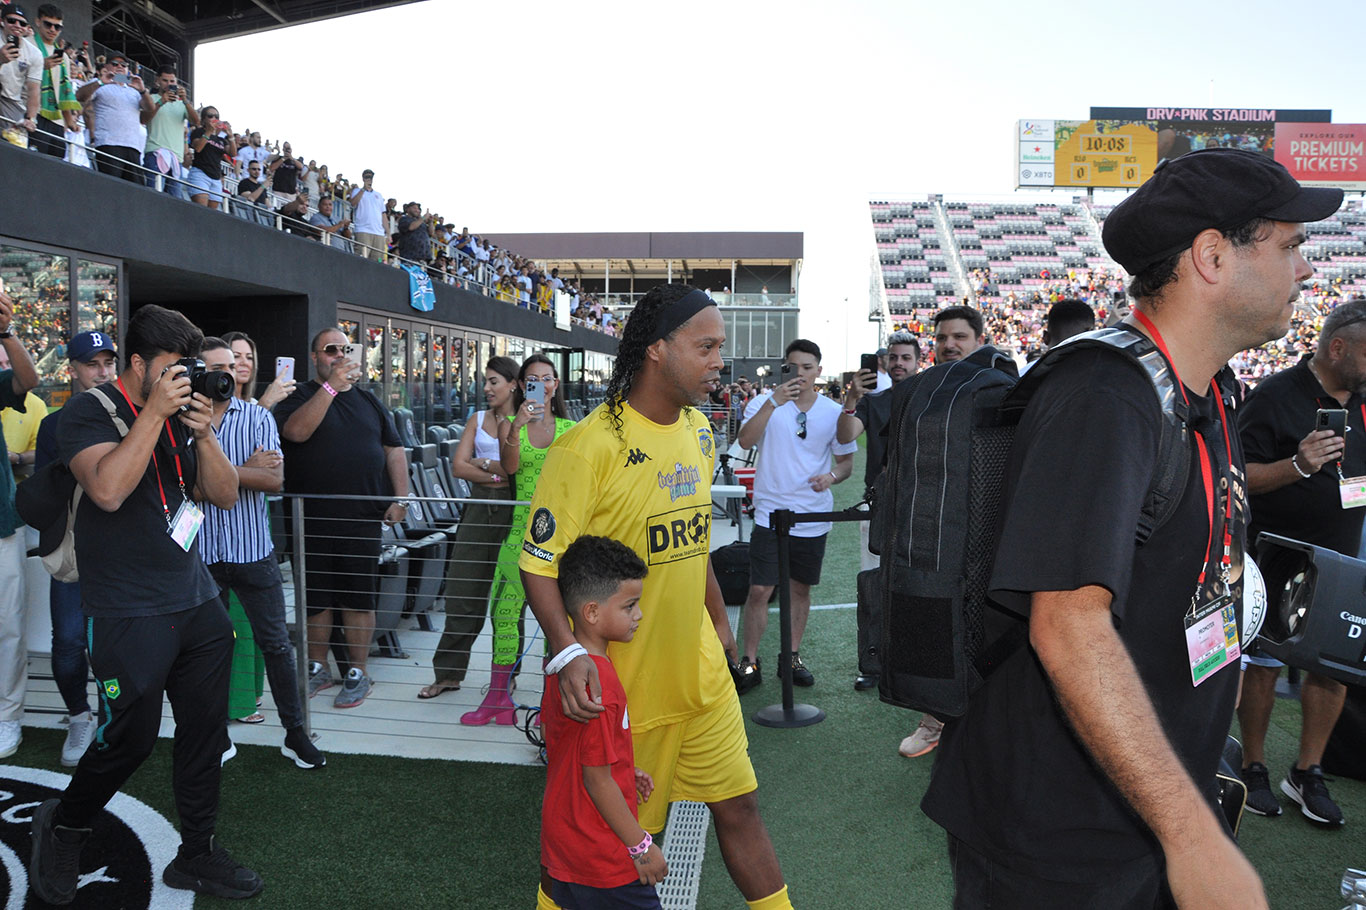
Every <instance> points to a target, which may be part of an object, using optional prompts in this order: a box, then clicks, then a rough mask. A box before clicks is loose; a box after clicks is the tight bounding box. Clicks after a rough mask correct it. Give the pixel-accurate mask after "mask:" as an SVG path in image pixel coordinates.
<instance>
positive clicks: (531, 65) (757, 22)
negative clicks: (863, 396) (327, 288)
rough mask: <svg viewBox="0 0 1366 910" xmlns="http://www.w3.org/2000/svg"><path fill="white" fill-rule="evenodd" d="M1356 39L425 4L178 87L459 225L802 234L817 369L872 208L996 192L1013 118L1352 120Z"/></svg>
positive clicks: (851, 356) (1160, 17)
mask: <svg viewBox="0 0 1366 910" xmlns="http://www.w3.org/2000/svg"><path fill="white" fill-rule="evenodd" d="M1363 26H1366V3H1363V2H1361V0H1324V2H1319V3H1315V4H1312V5H1306V4H1287V3H1283V2H1267V0H1242V2H1238V3H1233V2H1230V0H1212V2H1204V3H1192V2H1190V0H1182V2H1171V0H1149V2H1147V3H1142V4H1108V3H1081V2H1079V0H1072V2H1059V0H1038V2H1034V3H1030V4H1020V3H1018V2H1002V0H985V2H960V3H946V2H939V3H925V2H921V0H902V2H891V3H883V2H871V0H868V2H858V0H845V2H843V3H830V2H826V3H810V2H803V0H797V2H794V0H787V2H781V3H771V2H761V0H738V2H737V0H731V2H724V3H723V2H710V0H695V2H690V3H687V4H654V3H641V2H639V0H634V2H626V3H618V2H594V0H579V2H572V3H565V2H542V0H499V2H496V3H483V4H479V3H469V2H457V0H424V2H420V3H414V4H409V5H406V6H401V7H397V8H393V9H386V10H379V11H376V12H372V13H365V14H361V15H354V16H348V17H343V18H340V19H333V20H329V21H326V22H321V23H315V24H311V25H303V26H295V27H291V28H284V29H278V30H275V31H270V32H264V33H261V34H257V35H250V36H246V37H243V38H234V39H230V40H226V41H219V42H213V43H210V44H204V45H201V46H200V47H199V49H198V51H197V53H196V61H195V62H196V67H195V73H194V80H193V84H194V86H195V95H196V100H197V101H198V102H199V103H201V104H202V103H211V104H213V105H215V106H216V107H217V108H218V110H219V111H220V113H221V114H222V116H223V117H224V118H225V119H227V120H228V121H229V122H231V123H232V124H233V127H234V129H236V130H237V131H239V132H241V131H243V130H244V129H245V128H250V129H253V130H259V131H260V132H261V133H262V135H263V136H266V137H267V138H275V139H280V140H289V141H290V142H291V144H292V146H293V149H294V151H295V153H296V154H298V155H300V156H301V157H302V158H304V160H305V161H307V160H308V159H310V158H312V159H316V160H317V161H318V162H319V163H320V164H327V165H328V166H329V170H330V172H331V174H332V176H333V177H336V176H337V175H338V174H344V175H345V176H347V177H349V178H352V179H356V178H358V177H359V176H360V172H361V171H362V170H363V169H364V168H367V167H369V168H373V169H374V171H375V172H376V177H375V188H376V189H377V190H379V191H380V192H381V193H383V194H384V195H385V196H394V197H397V198H398V199H399V201H400V203H402V202H404V201H407V200H408V199H410V198H411V199H417V200H419V201H421V202H422V203H423V204H424V205H425V206H427V207H429V208H431V209H432V210H433V211H436V212H439V213H440V214H442V215H443V216H445V217H446V218H447V220H450V221H453V222H455V223H456V224H457V225H468V226H469V227H470V229H471V230H472V231H474V232H475V233H478V232H480V231H488V232H491V233H496V232H519V231H521V232H535V231H565V232H577V231H801V232H803V234H804V235H805V258H804V262H803V270H802V277H801V286H800V289H799V290H800V303H801V308H802V310H801V332H802V334H803V335H805V336H806V337H809V338H811V339H813V340H815V341H816V342H817V343H818V344H820V345H821V346H822V348H823V350H824V351H825V358H824V360H825V362H824V367H825V372H826V373H827V374H832V373H836V372H838V371H840V370H843V369H850V368H853V367H854V366H856V364H857V361H858V355H859V353H860V352H861V351H863V350H868V349H870V348H871V346H872V344H873V343H874V342H875V332H874V328H873V327H872V326H871V325H870V324H869V323H868V322H867V320H866V315H865V314H866V313H867V308H868V297H869V290H868V288H869V277H870V263H871V260H872V255H873V253H874V250H875V247H874V242H873V235H872V224H871V221H870V219H869V214H868V207H867V203H868V201H869V200H870V199H873V198H878V199H900V198H910V199H916V198H924V197H925V196H926V195H927V194H929V193H944V194H946V195H951V196H964V195H978V196H990V197H997V198H1007V197H1010V196H1012V195H1015V194H1016V191H1015V189H1014V176H1015V165H1014V161H1015V144H1014V137H1015V121H1016V120H1019V119H1022V118H1056V119H1086V117H1087V115H1088V112H1089V109H1090V107H1091V106H1092V105H1097V106H1133V107H1149V106H1166V107H1216V106H1217V107H1260V108H1281V107H1284V108H1329V109H1331V110H1332V111H1333V120H1334V122H1337V123H1366V93H1364V92H1362V90H1361V89H1362V85H1363V77H1362V75H1361V70H1360V66H1359V63H1358V62H1357V61H1358V60H1359V58H1358V53H1359V51H1358V48H1357V47H1356V45H1355V44H1354V43H1353V41H1352V40H1351V39H1344V40H1337V39H1333V38H1331V37H1329V36H1332V35H1335V34H1337V35H1347V36H1350V35H1359V34H1360V33H1361V32H1362V28H1363ZM1034 195H1037V194H1034ZM1060 198H1064V199H1065V198H1070V194H1069V196H1063V197H1060Z"/></svg>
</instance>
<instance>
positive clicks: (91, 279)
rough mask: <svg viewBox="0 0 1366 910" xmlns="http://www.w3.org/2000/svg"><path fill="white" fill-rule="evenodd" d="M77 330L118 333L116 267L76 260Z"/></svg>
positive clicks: (113, 334)
mask: <svg viewBox="0 0 1366 910" xmlns="http://www.w3.org/2000/svg"><path fill="white" fill-rule="evenodd" d="M76 293H77V300H76V331H78V332H90V331H95V332H103V333H104V334H106V335H108V336H109V337H110V338H113V339H114V340H115V341H117V340H118V337H119V327H118V318H119V267H118V266H116V265H110V264H109V263H107V262H92V261H90V260H89V259H77V260H76Z"/></svg>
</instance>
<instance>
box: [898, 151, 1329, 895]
mask: <svg viewBox="0 0 1366 910" xmlns="http://www.w3.org/2000/svg"><path fill="white" fill-rule="evenodd" d="M1341 203H1342V192H1341V191H1340V190H1332V189H1312V188H1304V187H1301V186H1300V185H1299V184H1298V183H1296V181H1295V180H1294V178H1293V177H1291V176H1290V174H1289V172H1287V171H1286V170H1285V168H1283V167H1282V166H1281V165H1279V164H1277V163H1275V162H1274V161H1268V160H1267V159H1266V158H1264V157H1262V156H1260V155H1257V154H1256V153H1253V152H1245V151H1240V150H1236V149H1207V150H1203V151H1198V152H1192V153H1191V154H1189V155H1185V156H1183V157H1181V158H1178V159H1175V160H1173V161H1166V162H1163V163H1162V164H1160V165H1159V166H1158V167H1157V168H1156V169H1155V171H1154V173H1153V175H1152V177H1151V178H1149V180H1148V181H1147V182H1146V183H1145V184H1143V185H1142V186H1141V187H1139V188H1138V189H1137V190H1135V191H1134V193H1133V194H1132V195H1131V196H1129V197H1128V198H1127V199H1126V200H1124V201H1123V202H1121V203H1120V204H1119V205H1118V206H1116V207H1115V209H1114V210H1113V211H1112V212H1111V213H1110V216H1109V217H1108V218H1107V219H1106V220H1105V230H1104V242H1105V247H1106V250H1107V252H1109V254H1110V255H1111V256H1112V257H1114V259H1115V260H1116V261H1117V262H1119V264H1120V265H1122V266H1123V267H1124V269H1125V270H1126V271H1127V272H1128V273H1129V274H1130V275H1133V276H1134V278H1133V280H1132V282H1131V284H1130V286H1129V293H1130V295H1131V296H1132V297H1134V298H1135V300H1136V305H1135V307H1134V311H1133V320H1134V322H1135V324H1136V326H1137V330H1139V331H1141V332H1142V333H1143V334H1145V335H1146V336H1147V337H1148V338H1150V339H1151V340H1152V342H1153V344H1154V346H1155V347H1157V348H1158V350H1159V351H1161V352H1165V353H1162V354H1161V355H1160V356H1161V357H1162V358H1163V360H1164V361H1165V363H1166V364H1169V368H1163V369H1162V370H1161V372H1162V374H1163V375H1164V376H1165V377H1166V379H1167V380H1169V381H1171V383H1172V386H1173V390H1172V392H1171V393H1170V394H1174V395H1176V396H1177V399H1178V400H1179V401H1180V402H1182V405H1181V407H1182V409H1183V410H1185V411H1187V412H1188V413H1189V415H1190V419H1189V420H1188V421H1187V426H1188V427H1190V428H1191V429H1190V431H1189V432H1187V433H1186V434H1184V435H1183V436H1182V441H1183V442H1184V444H1185V445H1186V447H1187V451H1188V452H1189V455H1190V468H1189V470H1188V472H1187V477H1186V482H1185V484H1184V488H1183V490H1182V492H1181V494H1180V498H1179V499H1178V501H1177V504H1176V506H1175V507H1174V508H1173V511H1172V513H1171V515H1170V517H1168V518H1167V519H1166V521H1165V522H1164V523H1163V524H1162V525H1161V526H1160V527H1159V528H1158V529H1157V530H1156V531H1155V532H1154V533H1152V534H1151V535H1150V536H1147V537H1146V540H1145V541H1144V543H1143V544H1142V545H1139V543H1138V534H1137V530H1138V524H1139V519H1140V516H1141V515H1142V512H1143V506H1144V502H1145V500H1146V499H1147V497H1148V487H1149V484H1150V479H1151V478H1152V476H1153V472H1154V469H1155V468H1156V467H1157V466H1158V461H1159V452H1160V445H1159V440H1160V438H1161V430H1162V425H1163V421H1165V420H1166V419H1167V417H1165V416H1164V405H1163V404H1162V403H1161V401H1160V400H1159V397H1158V395H1157V394H1155V393H1154V388H1153V383H1152V381H1151V380H1150V379H1149V378H1148V377H1147V376H1145V375H1144V374H1143V372H1142V371H1141V370H1139V369H1135V368H1134V367H1133V366H1132V365H1130V364H1129V363H1126V362H1124V359H1123V357H1122V356H1121V355H1119V354H1116V353H1113V352H1110V351H1106V350H1101V349H1095V348H1093V349H1089V350H1083V351H1077V352H1075V353H1073V354H1072V355H1071V356H1069V357H1067V358H1064V359H1063V360H1062V361H1061V362H1060V363H1058V365H1057V366H1056V367H1055V368H1054V369H1053V371H1051V372H1050V373H1049V374H1048V376H1047V378H1046V379H1045V380H1043V381H1042V382H1041V383H1040V385H1039V388H1038V390H1037V391H1036V392H1035V393H1034V395H1033V396H1032V398H1031V399H1030V401H1029V404H1028V406H1027V408H1026V409H1025V411H1024V413H1023V415H1022V416H1021V420H1020V424H1019V426H1018V428H1017V431H1016V436H1015V441H1014V445H1013V448H1012V453H1011V457H1010V463H1009V466H1008V469H1007V474H1006V486H1005V489H1004V493H1003V511H1004V520H1003V527H1002V533H1001V543H1000V546H999V547H998V549H997V552H996V558H995V563H994V566H993V570H992V577H991V581H990V584H989V590H990V593H991V596H992V598H993V600H994V601H995V602H996V603H998V604H1000V605H1001V606H1002V607H1003V608H1005V609H1006V610H1008V611H1009V612H1012V613H1015V614H1017V615H1019V616H1020V617H1021V618H1023V619H1024V620H1025V621H1026V622H1027V623H1028V643H1029V647H1028V648H1026V647H1020V648H1019V649H1018V650H1016V651H1015V653H1013V654H1012V655H1011V656H1009V657H1007V658H1005V659H1004V660H1003V661H1002V662H1001V664H1000V665H999V667H998V668H997V669H996V670H995V671H994V672H993V673H992V674H991V675H990V676H989V677H988V679H987V680H986V682H985V683H984V684H983V686H982V687H981V689H979V690H978V691H977V692H976V693H974V695H973V696H972V699H971V701H970V703H969V705H968V710H967V712H966V713H965V714H964V715H963V716H962V717H961V718H958V719H957V720H954V721H952V722H950V723H947V724H946V725H945V727H944V734H943V738H942V741H941V744H940V746H939V753H940V754H939V756H938V758H937V761H936V764H935V767H934V774H933V776H932V777H931V779H930V787H929V791H928V792H927V793H926V795H925V798H924V800H923V801H922V802H921V807H922V809H923V810H924V811H925V813H926V814H927V815H929V817H930V818H931V819H933V820H934V821H935V822H937V823H938V824H940V825H942V826H943V827H944V828H945V829H947V831H948V833H949V855H950V864H951V868H952V869H953V873H954V884H955V887H956V891H957V894H956V898H955V901H956V903H955V906H956V907H960V908H967V907H986V906H990V907H993V908H997V910H1011V908H1025V907H1028V908H1058V907H1067V908H1081V907H1094V908H1102V907H1103V908H1105V910H1131V908H1132V910H1138V908H1144V910H1149V908H1169V907H1172V906H1179V907H1183V908H1184V907H1190V908H1196V907H1198V908H1200V910H1235V908H1236V910H1265V908H1266V907H1267V901H1266V896H1265V894H1264V893H1263V891H1262V885H1261V881H1260V880H1259V878H1258V876H1257V872H1256V870H1254V869H1253V868H1252V865H1251V864H1250V863H1249V862H1248V861H1247V859H1246V858H1245V857H1244V856H1243V855H1242V853H1241V852H1240V851H1239V849H1238V846H1237V845H1236V844H1235V843H1234V842H1233V840H1232V839H1231V838H1230V837H1229V836H1228V834H1227V832H1226V831H1225V828H1224V825H1223V823H1222V822H1221V821H1220V819H1219V817H1218V816H1217V815H1216V813H1215V811H1214V810H1213V808H1212V803H1211V801H1210V797H1211V791H1212V789H1213V782H1214V780H1215V777H1214V773H1215V769H1216V768H1217V767H1218V763H1219V757H1220V753H1221V752H1222V750H1223V745H1224V739H1225V731H1226V730H1227V729H1228V724H1229V721H1231V720H1232V717H1233V706H1234V701H1235V699H1236V698H1237V694H1238V656H1239V653H1240V648H1239V645H1240V643H1241V642H1240V641H1239V640H1240V638H1241V636H1242V634H1243V633H1242V630H1241V628H1240V627H1239V625H1238V616H1237V612H1238V604H1239V602H1240V597H1241V594H1242V583H1243V577H1244V575H1243V572H1242V569H1243V565H1242V563H1243V559H1242V541H1243V539H1244V533H1245V522H1246V520H1247V504H1246V497H1245V492H1244V488H1245V483H1244V480H1243V468H1242V465H1243V458H1242V451H1241V447H1240V446H1239V443H1238V433H1237V432H1236V424H1234V425H1232V426H1231V424H1233V417H1234V416H1235V415H1236V403H1237V395H1236V385H1235V383H1234V380H1233V377H1232V372H1231V371H1230V370H1228V369H1227V366H1226V365H1227V361H1228V360H1229V358H1231V357H1232V356H1233V355H1234V354H1236V353H1237V352H1239V351H1241V350H1244V349H1246V348H1250V347H1256V346H1259V345H1261V344H1264V343H1266V342H1267V341H1270V340H1272V339H1274V338H1279V337H1281V336H1282V335H1284V334H1285V333H1286V332H1287V331H1288V329H1289V327H1290V316H1291V313H1292V312H1293V309H1294V301H1295V300H1296V299H1297V298H1298V297H1299V291H1300V284H1301V282H1303V281H1305V280H1306V279H1308V278H1309V276H1311V275H1312V274H1313V271H1314V270H1313V268H1312V267H1311V266H1310V265H1309V264H1308V263H1307V262H1306V261H1305V259H1304V257H1303V256H1302V255H1301V252H1300V245H1301V244H1302V243H1303V242H1304V239H1305V236H1306V234H1305V228H1304V222H1306V221H1317V220H1319V219H1321V218H1325V217H1327V216H1329V215H1331V214H1332V213H1333V212H1334V211H1336V210H1337V208H1338V206H1339V205H1341ZM1155 353H1156V352H1155ZM1225 429H1227V430H1228V432H1227V433H1225V432H1224V431H1225ZM1211 507H1213V508H1211ZM1226 535H1227V538H1228V539H1229V541H1230V543H1229V545H1228V546H1227V547H1225V545H1224V544H1223V541H1224V540H1225V537H1226ZM1226 554H1227V555H1226ZM1230 639H1231V640H1230Z"/></svg>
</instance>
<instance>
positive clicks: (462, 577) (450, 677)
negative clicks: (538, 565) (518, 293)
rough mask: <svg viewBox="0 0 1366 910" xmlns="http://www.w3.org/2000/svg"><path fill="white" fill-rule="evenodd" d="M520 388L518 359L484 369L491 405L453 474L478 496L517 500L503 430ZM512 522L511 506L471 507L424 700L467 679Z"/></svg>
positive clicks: (454, 552)
mask: <svg viewBox="0 0 1366 910" xmlns="http://www.w3.org/2000/svg"><path fill="white" fill-rule="evenodd" d="M516 388H517V362H516V361H515V360H512V359H511V358H509V357H494V358H492V359H491V360H490V361H489V362H488V365H487V366H486V367H484V401H486V402H487V403H488V408H487V409H486V410H483V411H479V412H478V413H476V414H473V415H471V417H470V418H469V420H466V421H465V432H464V433H463V434H461V436H460V444H459V445H458V446H456V447H455V456H454V457H453V458H452V459H451V473H452V474H454V475H455V476H456V477H460V478H463V479H465V480H467V481H469V482H470V496H471V498H473V499H489V500H510V499H512V484H511V481H510V479H509V477H508V472H507V469H506V468H504V467H503V465H502V463H501V462H500V455H499V451H498V433H499V432H500V428H501V427H502V426H503V425H505V424H507V422H508V421H509V420H511V419H512V409H513V401H512V398H513V392H514V391H515V390H516ZM511 522H512V507H511V506H505V505H494V504H481V503H471V504H470V505H467V506H466V507H465V513H464V516H463V518H462V519H461V521H460V524H459V525H458V526H457V527H456V529H455V543H454V545H453V546H452V547H451V558H450V561H449V562H448V563H447V564H446V628H445V629H444V630H443V632H442V634H441V640H440V641H439V642H437V645H436V653H435V654H433V655H432V670H433V671H435V674H436V681H435V682H433V683H432V684H431V685H429V686H424V687H423V688H422V689H421V691H419V692H418V693H417V697H418V698H424V699H425V698H436V697H437V696H438V695H441V694H443V693H445V692H454V691H455V690H457V689H459V688H460V684H461V683H463V682H464V681H465V672H466V670H468V669H469V664H470V649H471V648H472V647H474V641H475V639H476V638H478V637H479V633H480V632H482V631H483V629H484V615H485V614H486V613H487V612H488V601H489V589H490V588H492V587H493V575H494V568H495V567H496V566H497V564H498V550H499V547H500V546H501V545H502V543H503V540H504V539H505V538H506V537H507V531H508V526H509V524H510V523H511Z"/></svg>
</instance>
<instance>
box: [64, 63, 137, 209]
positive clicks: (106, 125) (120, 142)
mask: <svg viewBox="0 0 1366 910" xmlns="http://www.w3.org/2000/svg"><path fill="white" fill-rule="evenodd" d="M76 100H77V101H79V102H81V103H82V104H85V103H87V102H89V103H90V106H91V111H92V114H93V119H94V122H95V128H94V146H95V151H96V152H97V155H96V158H95V166H96V167H98V168H99V171H100V173H101V174H109V175H110V176H112V177H122V178H123V179H124V180H129V181H131V182H133V183H142V182H143V180H142V175H141V174H139V173H138V170H137V168H138V165H140V164H141V163H142V155H141V153H140V152H139V151H138V150H139V149H140V148H142V146H143V139H142V124H144V123H146V122H147V121H149V120H150V119H151V118H152V115H153V114H155V113H156V107H155V106H154V105H153V104H152V93H151V92H149V91H148V90H147V87H146V86H144V85H143V84H142V77H141V76H138V75H131V74H130V71H129V67H128V61H127V60H126V59H125V58H123V57H121V56H119V55H118V54H115V55H114V56H112V57H110V58H109V59H108V60H106V61H105V63H104V65H103V66H101V67H100V77H99V79H97V80H96V81H94V82H87V83H86V84H85V85H83V86H81V87H80V89H78V90H77V92H76Z"/></svg>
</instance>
